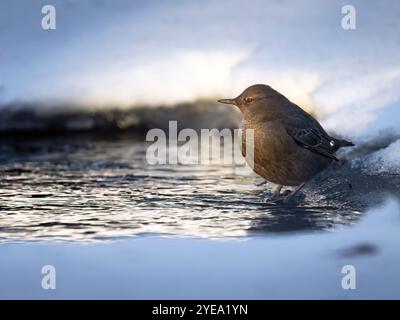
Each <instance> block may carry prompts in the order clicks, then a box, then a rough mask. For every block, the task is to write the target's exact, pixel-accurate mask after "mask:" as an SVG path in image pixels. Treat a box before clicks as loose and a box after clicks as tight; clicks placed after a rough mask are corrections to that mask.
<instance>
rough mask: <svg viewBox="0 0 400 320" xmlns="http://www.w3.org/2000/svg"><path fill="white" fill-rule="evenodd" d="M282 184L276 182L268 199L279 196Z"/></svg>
mask: <svg viewBox="0 0 400 320" xmlns="http://www.w3.org/2000/svg"><path fill="white" fill-rule="evenodd" d="M282 187H283V185H281V184H278V185H277V186H276V189H275V190H274V192H273V194H272V197H271V198H270V199H269V200H274V199H276V198H279V196H280V194H281V190H282Z"/></svg>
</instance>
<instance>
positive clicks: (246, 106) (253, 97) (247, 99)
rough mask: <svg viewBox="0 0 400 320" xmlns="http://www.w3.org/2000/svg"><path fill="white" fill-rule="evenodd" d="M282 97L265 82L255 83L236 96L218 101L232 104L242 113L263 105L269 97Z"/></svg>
mask: <svg viewBox="0 0 400 320" xmlns="http://www.w3.org/2000/svg"><path fill="white" fill-rule="evenodd" d="M278 97H282V95H281V94H280V93H279V92H277V91H275V90H274V89H272V88H271V87H270V86H267V85H265V84H255V85H252V86H250V87H248V88H247V89H246V90H244V91H243V92H242V93H241V94H240V95H239V96H238V97H236V98H233V99H220V100H218V102H220V103H225V104H233V105H235V106H237V107H238V108H239V109H240V111H242V112H243V113H244V112H246V111H249V110H254V111H256V109H258V108H261V107H263V106H265V104H266V103H267V102H268V100H270V99H275V98H278Z"/></svg>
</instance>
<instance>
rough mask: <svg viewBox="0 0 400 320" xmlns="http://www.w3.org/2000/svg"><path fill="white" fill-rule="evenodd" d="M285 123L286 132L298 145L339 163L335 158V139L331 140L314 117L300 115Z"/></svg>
mask: <svg viewBox="0 0 400 320" xmlns="http://www.w3.org/2000/svg"><path fill="white" fill-rule="evenodd" d="M284 122H285V123H284V126H285V129H286V132H287V133H288V134H289V135H290V136H291V137H292V138H293V139H294V141H295V142H296V143H297V144H298V145H300V146H301V147H303V148H306V149H308V150H310V151H312V152H314V153H317V154H319V155H321V156H324V157H327V158H329V159H332V160H336V161H338V159H337V158H336V156H335V151H336V150H337V147H336V141H335V139H333V138H331V137H330V136H329V135H328V134H327V133H326V132H325V130H324V129H323V128H322V127H321V125H320V124H319V123H318V122H317V120H315V119H314V118H313V117H311V116H310V115H308V114H305V113H304V114H303V113H300V114H297V116H295V117H291V118H289V119H287V120H286V121H284Z"/></svg>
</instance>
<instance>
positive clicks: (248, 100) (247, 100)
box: [244, 97, 254, 103]
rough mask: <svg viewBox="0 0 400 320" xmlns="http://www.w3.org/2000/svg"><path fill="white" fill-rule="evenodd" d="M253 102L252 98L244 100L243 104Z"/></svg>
mask: <svg viewBox="0 0 400 320" xmlns="http://www.w3.org/2000/svg"><path fill="white" fill-rule="evenodd" d="M253 100H254V99H253V98H252V97H247V98H244V102H246V103H252V102H253Z"/></svg>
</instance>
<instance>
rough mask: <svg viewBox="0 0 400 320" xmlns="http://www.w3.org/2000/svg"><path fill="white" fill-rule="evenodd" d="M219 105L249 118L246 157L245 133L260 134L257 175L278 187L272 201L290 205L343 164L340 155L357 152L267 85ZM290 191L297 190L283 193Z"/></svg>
mask: <svg viewBox="0 0 400 320" xmlns="http://www.w3.org/2000/svg"><path fill="white" fill-rule="evenodd" d="M218 102H220V103H224V104H229V105H235V106H237V107H238V108H239V110H240V111H241V113H242V115H243V120H242V123H241V127H242V136H243V139H242V154H243V156H245V157H246V143H245V132H246V130H248V129H251V130H254V131H253V133H254V146H253V151H252V152H253V154H252V167H253V168H252V169H253V171H254V172H255V173H257V174H258V175H260V176H261V177H263V178H264V179H265V180H267V181H269V182H272V183H274V184H276V185H277V186H276V189H275V190H274V191H273V194H272V197H270V199H269V200H271V201H283V202H284V203H288V202H289V201H290V200H291V199H292V198H293V197H294V196H295V195H296V194H297V192H298V191H299V190H300V189H301V188H303V187H304V185H305V184H306V183H307V182H308V181H310V180H311V179H312V178H313V177H314V176H315V175H317V174H318V173H320V172H321V171H323V170H324V169H326V168H327V167H328V166H329V165H330V164H331V163H332V162H340V160H339V159H338V158H337V157H336V154H335V153H336V151H337V150H338V149H340V148H342V147H350V146H354V144H353V143H352V142H351V141H347V140H343V139H338V138H334V137H332V136H330V135H329V134H328V133H327V132H326V131H325V130H324V128H323V127H322V126H321V124H320V123H319V122H318V121H317V120H316V119H315V118H314V117H313V116H312V115H310V114H309V113H307V112H306V111H304V110H303V109H302V108H301V107H299V106H298V105H296V104H295V103H293V102H291V101H290V100H289V99H288V98H286V97H285V96H284V95H283V94H281V93H279V92H278V91H276V90H274V89H273V88H271V87H270V86H268V85H265V84H255V85H252V86H250V87H248V88H247V89H245V90H244V91H243V92H242V93H241V94H240V95H239V96H238V97H236V98H233V99H220V100H218ZM246 158H247V157H246ZM247 159H248V158H247ZM284 186H289V187H295V188H294V189H293V190H292V191H290V190H287V191H286V192H284V193H281V190H282V188H283V187H284Z"/></svg>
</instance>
